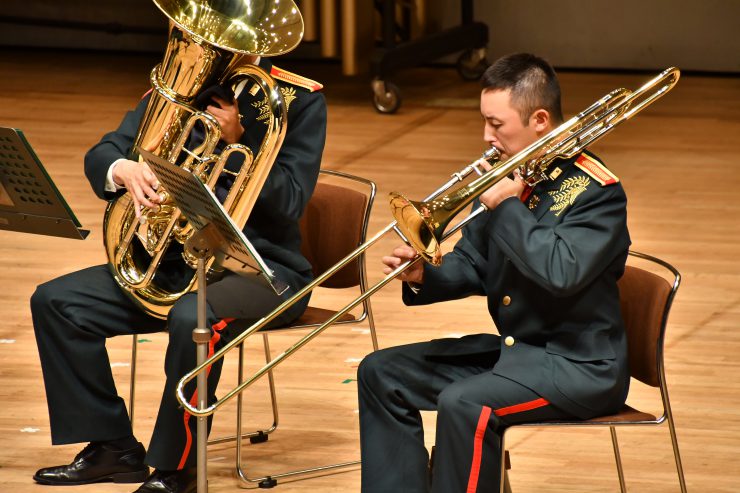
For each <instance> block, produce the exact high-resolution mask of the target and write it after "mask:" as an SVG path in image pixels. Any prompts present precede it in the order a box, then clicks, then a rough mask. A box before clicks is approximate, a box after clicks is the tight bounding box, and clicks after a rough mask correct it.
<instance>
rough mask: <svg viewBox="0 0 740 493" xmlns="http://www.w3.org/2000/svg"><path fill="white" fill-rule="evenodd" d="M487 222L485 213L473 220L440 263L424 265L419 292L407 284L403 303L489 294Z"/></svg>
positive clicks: (404, 288) (431, 301)
mask: <svg viewBox="0 0 740 493" xmlns="http://www.w3.org/2000/svg"><path fill="white" fill-rule="evenodd" d="M486 223H487V221H486V218H485V217H483V216H479V217H477V218H475V219H473V220H472V221H471V222H470V223H469V224H468V225H466V226H465V227H464V228H463V230H462V232H463V236H462V238H461V239H460V240H459V241H458V242H457V243H456V244H455V248H454V249H453V251H452V252H450V253H448V254H446V255H444V256H443V257H442V264H441V265H440V266H438V267H435V266H433V265H430V264H427V265H425V266H424V282H423V284H421V286H420V289H419V291H418V292H417V293H414V292H413V290H411V288H410V287H409V286H408V285H406V283H404V286H403V302H404V303H405V304H406V305H426V304H429V303H437V302H440V301H449V300H457V299H461V298H467V297H468V296H473V295H485V284H484V280H485V276H486V269H487V261H486V250H487V248H486V245H485V240H486V237H485V236H484V235H483V234H482V233H483V231H484V230H485V227H486Z"/></svg>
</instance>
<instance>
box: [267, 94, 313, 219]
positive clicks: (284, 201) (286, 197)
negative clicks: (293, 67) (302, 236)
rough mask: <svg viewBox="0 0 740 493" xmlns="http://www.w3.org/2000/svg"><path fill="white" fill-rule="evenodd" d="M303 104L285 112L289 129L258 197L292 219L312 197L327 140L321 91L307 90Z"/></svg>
mask: <svg viewBox="0 0 740 493" xmlns="http://www.w3.org/2000/svg"><path fill="white" fill-rule="evenodd" d="M304 101H306V104H304V105H301V106H298V107H295V105H296V102H294V103H293V105H294V108H295V109H294V110H293V111H295V113H292V112H291V113H288V130H287V132H286V135H285V139H284V140H283V145H282V146H281V148H280V151H279V152H278V155H277V158H276V159H275V163H274V164H273V167H272V169H271V170H270V174H269V175H268V177H267V179H266V180H265V184H264V186H263V187H262V190H261V191H260V198H263V199H267V200H269V201H270V202H271V204H272V206H273V207H274V208H275V211H276V212H277V213H279V214H282V215H284V216H285V217H286V218H288V219H291V220H293V221H297V220H298V219H300V217H301V215H302V214H303V210H304V208H305V206H306V204H307V203H308V200H309V199H310V198H311V194H312V193H313V190H314V187H315V186H316V177H317V176H318V174H319V168H320V167H321V155H322V153H323V151H324V142H325V141H326V101H325V99H324V95H323V94H321V93H310V94H308V95H307V97H306V98H305V100H304Z"/></svg>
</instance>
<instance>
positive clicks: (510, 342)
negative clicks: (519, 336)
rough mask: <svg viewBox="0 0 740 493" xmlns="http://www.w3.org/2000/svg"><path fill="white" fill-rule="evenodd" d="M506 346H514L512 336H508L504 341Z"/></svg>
mask: <svg viewBox="0 0 740 493" xmlns="http://www.w3.org/2000/svg"><path fill="white" fill-rule="evenodd" d="M504 344H506V345H507V346H513V345H514V338H513V337H511V336H506V339H504Z"/></svg>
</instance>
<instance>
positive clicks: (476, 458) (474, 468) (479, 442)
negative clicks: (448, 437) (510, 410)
mask: <svg viewBox="0 0 740 493" xmlns="http://www.w3.org/2000/svg"><path fill="white" fill-rule="evenodd" d="M490 417H491V408H490V407H488V406H483V409H481V412H480V417H479V418H478V426H477V427H476V428H475V439H474V440H473V462H472V463H471V465H470V477H469V478H468V489H467V490H466V493H475V490H476V489H477V488H478V476H479V475H480V463H481V456H482V454H483V436H484V435H485V434H486V427H487V426H488V418H490Z"/></svg>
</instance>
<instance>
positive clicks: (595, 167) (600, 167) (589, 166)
mask: <svg viewBox="0 0 740 493" xmlns="http://www.w3.org/2000/svg"><path fill="white" fill-rule="evenodd" d="M575 164H576V166H578V167H579V168H580V169H582V170H583V171H585V172H586V174H587V175H588V176H590V177H591V178H593V179H594V180H596V181H598V182H599V183H600V184H601V186H602V187H604V186H606V185H613V184H615V183H617V182H618V181H619V178H617V177H616V176H615V175H614V173H612V172H611V171H609V170H608V169H607V168H606V166H604V164H603V163H602V162H601V161H599V160H598V159H596V158H595V157H593V156H591V155H589V154H586V153H585V152H584V153H581V155H580V156H578V159H576V162H575Z"/></svg>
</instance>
